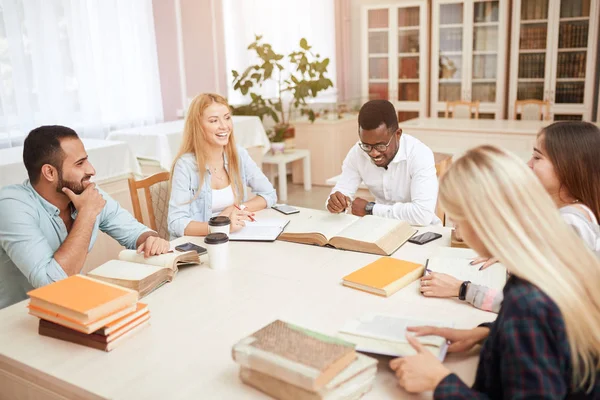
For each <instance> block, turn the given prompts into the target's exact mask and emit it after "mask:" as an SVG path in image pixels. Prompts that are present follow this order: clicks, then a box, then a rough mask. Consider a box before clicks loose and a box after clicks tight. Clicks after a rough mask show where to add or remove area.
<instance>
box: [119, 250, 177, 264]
mask: <svg viewBox="0 0 600 400" xmlns="http://www.w3.org/2000/svg"><path fill="white" fill-rule="evenodd" d="M179 254H181V253H180V252H173V253H165V254H160V255H158V256H152V257H148V258H144V253H138V252H137V251H136V250H122V251H121V252H120V253H119V260H122V261H129V262H132V263H139V264H146V265H156V266H157V267H166V268H169V267H170V265H171V264H172V262H173V260H174V259H175V258H176V257H177V256H178V255H179Z"/></svg>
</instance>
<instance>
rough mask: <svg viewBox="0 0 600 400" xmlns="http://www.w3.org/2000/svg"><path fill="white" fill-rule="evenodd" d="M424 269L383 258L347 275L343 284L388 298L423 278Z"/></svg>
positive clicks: (420, 266) (421, 266)
mask: <svg viewBox="0 0 600 400" xmlns="http://www.w3.org/2000/svg"><path fill="white" fill-rule="evenodd" d="M424 269H425V267H424V266H423V265H422V264H415V263H412V262H408V261H404V260H398V259H395V258H391V257H381V258H380V259H378V260H377V261H375V262H372V263H371V264H369V265H367V266H365V267H362V268H361V269H359V270H357V271H354V272H353V273H351V274H350V275H346V276H345V277H344V278H343V282H342V283H343V284H344V285H345V286H349V287H351V288H354V289H359V290H363V291H365V292H369V293H373V294H377V295H380V296H386V297H388V296H391V295H392V294H394V293H396V292H397V291H398V290H400V289H402V288H403V287H404V286H407V285H409V284H410V283H412V282H414V281H416V280H417V279H419V278H420V277H421V276H423V270H424Z"/></svg>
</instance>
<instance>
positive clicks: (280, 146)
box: [267, 126, 286, 154]
mask: <svg viewBox="0 0 600 400" xmlns="http://www.w3.org/2000/svg"><path fill="white" fill-rule="evenodd" d="M285 130H286V129H285V127H278V126H274V127H273V128H272V129H267V137H268V138H269V140H270V141H271V153H272V154H280V153H283V152H284V150H285V139H286V138H285Z"/></svg>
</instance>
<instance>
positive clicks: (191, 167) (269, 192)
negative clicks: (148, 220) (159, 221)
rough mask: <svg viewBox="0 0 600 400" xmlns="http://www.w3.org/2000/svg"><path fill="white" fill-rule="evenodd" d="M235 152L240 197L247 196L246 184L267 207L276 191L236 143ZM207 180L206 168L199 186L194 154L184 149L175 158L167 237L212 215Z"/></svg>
mask: <svg viewBox="0 0 600 400" xmlns="http://www.w3.org/2000/svg"><path fill="white" fill-rule="evenodd" d="M237 152H238V157H239V164H240V173H241V175H242V186H243V191H244V192H243V200H242V201H246V200H248V193H247V189H246V187H250V188H251V189H252V192H254V193H255V194H256V195H258V196H261V197H263V198H264V199H265V201H266V202H267V207H271V206H273V205H274V204H275V203H276V202H277V194H276V192H275V189H274V188H273V185H271V182H269V180H268V179H267V177H266V176H265V175H264V174H263V173H262V171H261V170H260V168H259V167H258V166H257V165H256V163H255V162H254V161H253V160H252V158H250V155H249V154H248V152H247V151H246V149H244V148H243V147H240V146H237ZM225 170H227V171H229V162H228V161H227V155H225ZM210 182H211V173H210V169H209V168H206V174H205V175H204V182H203V184H202V187H201V188H199V186H200V183H199V177H198V165H197V163H196V156H195V155H194V154H192V153H186V154H184V155H182V156H181V157H180V158H179V159H178V160H177V162H176V163H175V167H174V168H173V176H172V177H171V198H170V200H169V219H168V220H169V233H170V234H171V240H173V239H175V238H178V237H180V236H183V232H184V230H185V228H186V227H187V226H188V224H189V223H190V222H191V221H199V222H208V220H209V219H210V217H211V215H212V188H211V187H210ZM198 191H199V193H198ZM196 195H197V197H196ZM194 197H195V198H194Z"/></svg>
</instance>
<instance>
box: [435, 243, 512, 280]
mask: <svg viewBox="0 0 600 400" xmlns="http://www.w3.org/2000/svg"><path fill="white" fill-rule="evenodd" d="M446 250H447V249H444V252H443V253H437V254H447V255H453V254H452V253H454V257H451V256H445V257H432V258H430V259H429V263H428V264H427V269H429V270H430V271H433V272H440V273H444V274H448V275H452V276H453V277H455V278H457V279H459V280H461V281H471V282H472V283H474V284H476V285H484V286H487V287H491V288H493V289H496V290H502V289H503V288H504V285H505V284H506V268H505V267H504V266H503V265H502V264H500V263H496V264H494V265H492V266H490V267H488V268H486V269H484V270H483V271H480V270H479V267H480V266H481V265H471V264H470V262H471V260H472V259H473V255H474V254H475V252H473V251H472V250H468V249H453V250H466V251H464V252H448V251H446ZM461 253H462V254H461ZM467 254H468V255H469V256H468V257H461V255H467ZM457 255H458V257H457Z"/></svg>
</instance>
